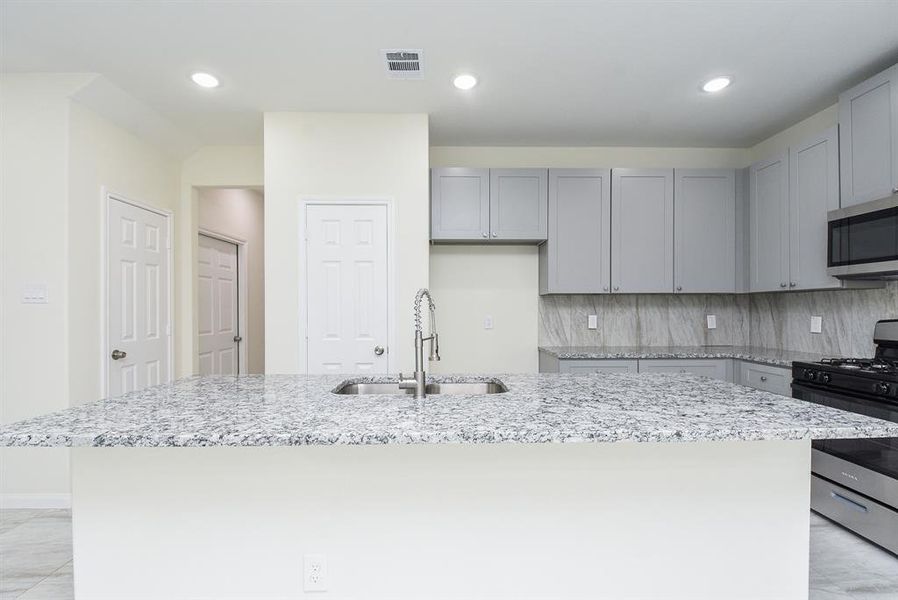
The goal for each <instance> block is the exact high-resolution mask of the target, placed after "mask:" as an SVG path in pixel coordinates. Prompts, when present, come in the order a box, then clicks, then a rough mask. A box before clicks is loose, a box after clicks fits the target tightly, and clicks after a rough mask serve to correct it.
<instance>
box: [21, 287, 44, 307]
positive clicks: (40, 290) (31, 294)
mask: <svg viewBox="0 0 898 600" xmlns="http://www.w3.org/2000/svg"><path fill="white" fill-rule="evenodd" d="M49 301H50V293H49V291H48V290H47V284H46V283H29V284H27V285H25V287H24V288H22V304H47V303H48V302H49Z"/></svg>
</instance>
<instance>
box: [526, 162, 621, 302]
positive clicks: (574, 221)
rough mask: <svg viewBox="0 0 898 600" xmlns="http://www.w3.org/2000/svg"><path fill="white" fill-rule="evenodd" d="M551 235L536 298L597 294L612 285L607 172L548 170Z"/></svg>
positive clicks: (542, 250)
mask: <svg viewBox="0 0 898 600" xmlns="http://www.w3.org/2000/svg"><path fill="white" fill-rule="evenodd" d="M548 231H549V235H548V240H547V241H546V243H545V244H543V245H542V246H540V271H541V272H540V293H543V294H599V293H602V292H607V291H608V289H609V286H610V284H611V172H610V171H609V170H608V169H550V170H549V229H548Z"/></svg>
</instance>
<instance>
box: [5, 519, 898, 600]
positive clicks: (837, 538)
mask: <svg viewBox="0 0 898 600" xmlns="http://www.w3.org/2000/svg"><path fill="white" fill-rule="evenodd" d="M810 587H811V593H810V600H887V599H893V598H898V557H895V556H893V555H891V554H889V553H888V552H885V551H884V550H880V549H879V548H877V547H875V546H872V545H870V544H869V543H867V542H865V541H864V540H862V539H861V538H859V537H857V536H855V535H853V534H852V533H850V532H848V531H846V530H844V529H842V528H841V527H838V526H836V525H833V524H832V523H830V522H829V521H827V520H826V519H824V518H822V517H820V516H818V515H815V514H813V513H812V514H811V573H810ZM72 597H73V592H72V523H71V517H70V515H69V512H68V511H66V510H4V511H0V600H12V599H13V598H16V599H17V600H69V599H71V598H72Z"/></svg>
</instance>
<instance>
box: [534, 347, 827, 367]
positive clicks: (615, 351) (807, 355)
mask: <svg viewBox="0 0 898 600" xmlns="http://www.w3.org/2000/svg"><path fill="white" fill-rule="evenodd" d="M539 350H540V351H541V352H545V353H546V354H549V355H551V356H555V357H557V358H559V359H577V358H579V359H638V358H642V359H652V358H683V359H690V358H736V359H739V360H747V361H751V362H755V363H760V364H764V365H772V366H775V367H791V366H792V362H793V361H804V362H816V361H819V360H820V359H821V358H823V355H821V354H814V353H811V352H795V351H792V350H776V349H773V348H759V347H755V346H540V347H539Z"/></svg>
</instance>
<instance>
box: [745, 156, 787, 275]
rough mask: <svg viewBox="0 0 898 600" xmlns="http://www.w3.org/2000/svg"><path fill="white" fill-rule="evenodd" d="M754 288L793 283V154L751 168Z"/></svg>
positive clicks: (751, 257) (750, 246) (751, 250)
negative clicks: (790, 244)
mask: <svg viewBox="0 0 898 600" xmlns="http://www.w3.org/2000/svg"><path fill="white" fill-rule="evenodd" d="M749 185H750V201H749V219H750V221H751V225H750V230H751V233H750V235H751V239H750V240H749V253H750V265H749V270H750V272H751V274H750V277H751V291H752V292H770V291H776V290H784V289H787V288H788V285H789V155H788V154H786V153H783V154H780V155H778V156H775V157H774V158H771V159H769V160H765V161H761V162H758V163H755V164H753V165H752V166H751V171H750V184H749Z"/></svg>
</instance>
